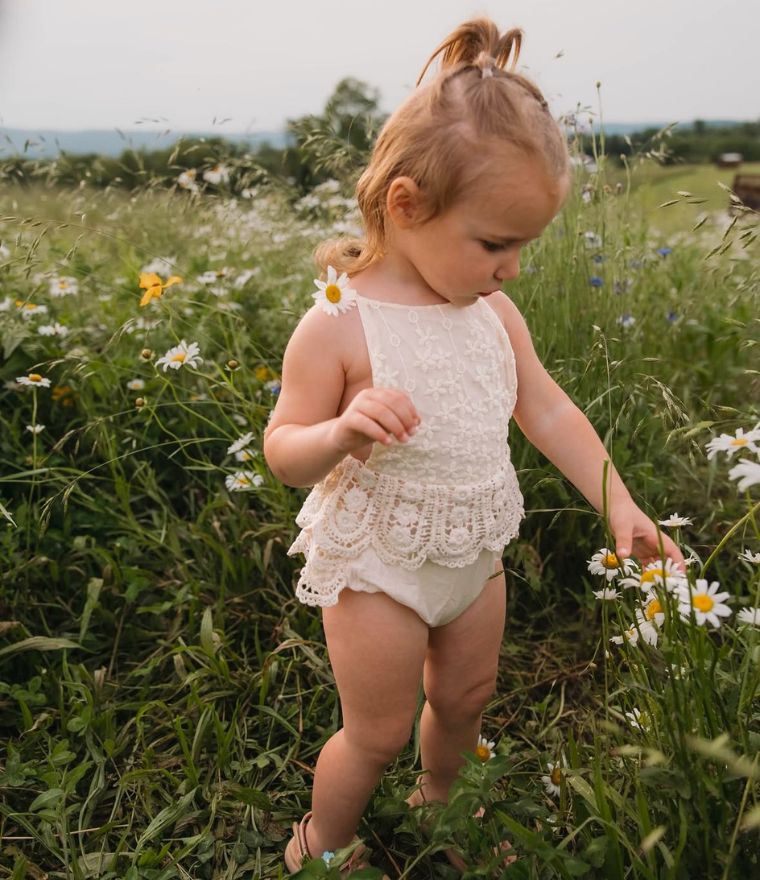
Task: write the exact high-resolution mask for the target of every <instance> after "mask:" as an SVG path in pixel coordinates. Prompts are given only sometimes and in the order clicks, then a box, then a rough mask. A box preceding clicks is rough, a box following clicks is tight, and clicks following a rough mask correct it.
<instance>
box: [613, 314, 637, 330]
mask: <svg viewBox="0 0 760 880" xmlns="http://www.w3.org/2000/svg"><path fill="white" fill-rule="evenodd" d="M617 323H618V324H620V326H621V327H633V325H634V324H635V323H636V318H634V317H633V315H631V314H630V313H629V312H626V313H625V314H624V315H620V317H619V318H618V319H617Z"/></svg>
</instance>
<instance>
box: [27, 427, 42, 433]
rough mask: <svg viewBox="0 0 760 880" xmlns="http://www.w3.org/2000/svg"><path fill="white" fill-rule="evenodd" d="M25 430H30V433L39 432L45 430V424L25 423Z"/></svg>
mask: <svg viewBox="0 0 760 880" xmlns="http://www.w3.org/2000/svg"><path fill="white" fill-rule="evenodd" d="M26 430H27V431H31V432H32V434H39V433H40V431H44V430H45V426H44V425H27V426H26Z"/></svg>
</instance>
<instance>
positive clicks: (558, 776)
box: [549, 767, 562, 785]
mask: <svg viewBox="0 0 760 880" xmlns="http://www.w3.org/2000/svg"><path fill="white" fill-rule="evenodd" d="M549 779H551V781H552V782H553V783H554V784H555V785H559V784H560V782H561V781H562V771H561V770H560V768H559V767H555V768H554V769H553V770H552V772H551V776H550V777H549Z"/></svg>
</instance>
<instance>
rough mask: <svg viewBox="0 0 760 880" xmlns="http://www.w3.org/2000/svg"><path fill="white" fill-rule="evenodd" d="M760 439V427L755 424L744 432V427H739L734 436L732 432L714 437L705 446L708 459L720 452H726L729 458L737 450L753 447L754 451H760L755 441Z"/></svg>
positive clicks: (741, 450)
mask: <svg viewBox="0 0 760 880" xmlns="http://www.w3.org/2000/svg"><path fill="white" fill-rule="evenodd" d="M758 440H760V427H758V426H755V427H754V428H753V429H752V430H751V431H747V433H746V434H745V433H744V429H743V428H739V429H737V431H736V434H735V435H734V436H733V437H732V436H731V435H730V434H721V435H720V437H713V439H712V440H710V442H709V443H708V444H707V445H706V446H705V449H707V450H708V452H707V459H708V461H709V460H710V459H711V458H713V457H714V456H715V455H717V454H718V453H719V452H725V453H726V454H727V455H728V457H729V458H731V456H732V455H733V454H734V453H735V452H743V451H744V450H745V449H751V450H752V452H756V453H760V448H758V447H757V446H756V445H755V443H756V441H758Z"/></svg>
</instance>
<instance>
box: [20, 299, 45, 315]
mask: <svg viewBox="0 0 760 880" xmlns="http://www.w3.org/2000/svg"><path fill="white" fill-rule="evenodd" d="M16 308H17V309H18V310H19V311H20V312H21V314H22V315H23V316H24V317H25V318H27V317H29V315H46V314H47V310H48V307H47V306H42V305H37V303H30V302H26V301H25V300H23V299H17V300H16Z"/></svg>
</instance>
